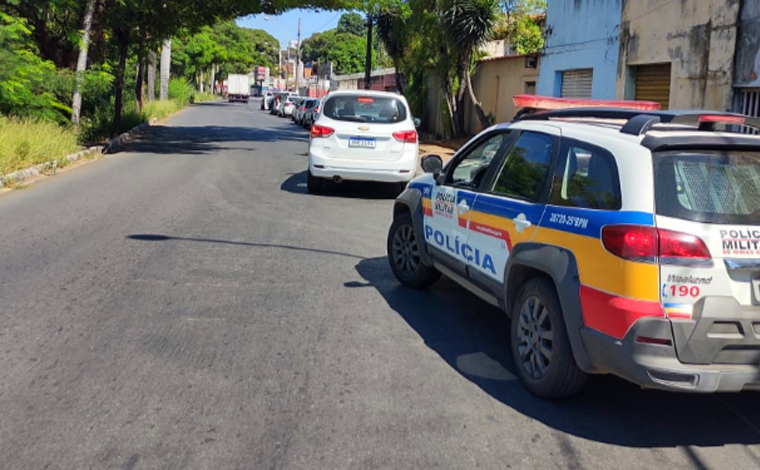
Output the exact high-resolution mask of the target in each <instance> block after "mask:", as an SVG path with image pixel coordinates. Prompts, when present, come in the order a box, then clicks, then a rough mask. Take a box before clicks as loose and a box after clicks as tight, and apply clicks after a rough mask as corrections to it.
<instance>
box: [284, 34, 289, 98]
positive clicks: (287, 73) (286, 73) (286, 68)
mask: <svg viewBox="0 0 760 470" xmlns="http://www.w3.org/2000/svg"><path fill="white" fill-rule="evenodd" d="M289 82H290V42H288V63H287V64H285V89H286V90H287V91H290V88H289V87H288V83H289Z"/></svg>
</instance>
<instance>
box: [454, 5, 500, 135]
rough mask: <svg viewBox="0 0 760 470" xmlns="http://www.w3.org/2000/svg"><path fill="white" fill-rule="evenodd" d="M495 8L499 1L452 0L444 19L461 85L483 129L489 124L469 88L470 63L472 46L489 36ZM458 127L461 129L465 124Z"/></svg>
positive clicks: (479, 44) (493, 22)
mask: <svg viewBox="0 0 760 470" xmlns="http://www.w3.org/2000/svg"><path fill="white" fill-rule="evenodd" d="M498 7H499V4H498V0H454V2H453V3H452V5H451V8H450V10H449V11H448V12H447V14H446V16H445V20H444V22H445V24H446V26H447V29H448V32H449V33H450V35H451V39H452V43H453V44H454V46H455V49H456V50H458V52H459V64H458V70H459V73H460V81H459V83H460V87H461V86H464V88H465V90H466V91H467V93H468V94H469V95H470V99H471V100H472V105H473V107H474V108H475V113H476V114H477V116H478V120H479V121H480V124H481V126H482V127H483V128H484V129H485V128H486V127H488V126H490V125H491V124H490V121H489V119H488V116H486V114H485V112H484V111H483V108H482V107H481V106H480V102H478V99H477V98H476V97H475V92H474V90H473V89H472V79H471V75H472V73H471V65H472V59H473V52H474V51H475V49H476V48H478V47H480V46H481V45H482V44H483V43H484V42H486V41H487V40H488V39H489V38H490V37H491V32H492V30H493V27H494V24H495V23H496V19H497V11H498ZM460 103H461V101H460ZM462 124H463V123H462ZM459 130H461V131H462V132H463V131H464V127H462V128H461V129H459Z"/></svg>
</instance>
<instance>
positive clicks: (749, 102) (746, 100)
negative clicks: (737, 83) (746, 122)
mask: <svg viewBox="0 0 760 470" xmlns="http://www.w3.org/2000/svg"><path fill="white" fill-rule="evenodd" d="M737 96H738V97H739V101H738V102H739V109H738V110H737V111H738V112H740V113H742V114H746V115H747V116H752V117H760V88H747V89H738V90H737ZM740 131H741V132H742V133H744V134H758V131H757V129H754V128H751V127H744V126H741V129H740Z"/></svg>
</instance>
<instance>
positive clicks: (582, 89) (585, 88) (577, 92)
mask: <svg viewBox="0 0 760 470" xmlns="http://www.w3.org/2000/svg"><path fill="white" fill-rule="evenodd" d="M593 77H594V70H593V69H579V70H567V71H565V72H562V94H561V96H562V98H591V81H592V79H593Z"/></svg>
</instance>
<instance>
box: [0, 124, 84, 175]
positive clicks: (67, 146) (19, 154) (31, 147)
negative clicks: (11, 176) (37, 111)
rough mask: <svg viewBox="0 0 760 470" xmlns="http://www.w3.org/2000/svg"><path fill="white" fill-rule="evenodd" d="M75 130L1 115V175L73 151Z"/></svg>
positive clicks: (75, 139)
mask: <svg viewBox="0 0 760 470" xmlns="http://www.w3.org/2000/svg"><path fill="white" fill-rule="evenodd" d="M78 148H79V147H78V145H77V133H76V132H75V131H74V130H73V129H71V128H68V127H62V126H59V125H57V124H55V123H52V122H49V121H44V120H39V119H31V118H26V119H17V118H8V117H4V116H0V175H4V174H8V173H11V172H13V171H16V170H21V169H23V168H28V167H30V166H32V165H36V164H39V163H45V162H47V161H51V160H57V159H59V158H61V157H64V156H66V155H68V154H70V153H73V152H76V151H77V149H78Z"/></svg>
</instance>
